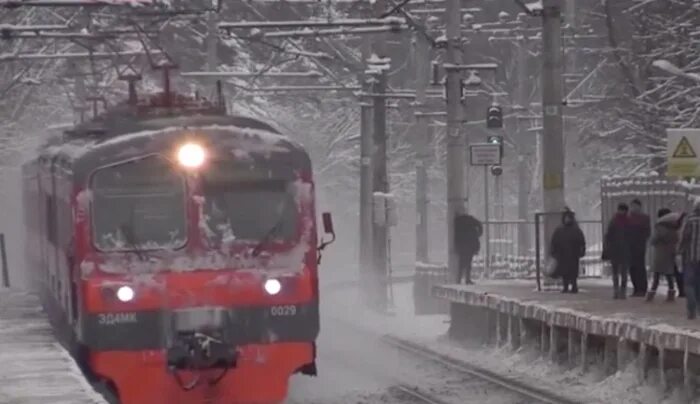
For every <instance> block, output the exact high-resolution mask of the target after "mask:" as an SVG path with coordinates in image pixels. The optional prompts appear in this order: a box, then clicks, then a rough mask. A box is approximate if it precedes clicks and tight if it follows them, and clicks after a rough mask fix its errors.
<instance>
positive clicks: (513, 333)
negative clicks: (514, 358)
mask: <svg viewBox="0 0 700 404" xmlns="http://www.w3.org/2000/svg"><path fill="white" fill-rule="evenodd" d="M519 325H520V322H518V319H517V318H516V317H515V316H513V315H511V314H509V315H508V345H509V346H510V349H512V350H517V349H518V348H520V329H519Z"/></svg>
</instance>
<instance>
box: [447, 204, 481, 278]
mask: <svg viewBox="0 0 700 404" xmlns="http://www.w3.org/2000/svg"><path fill="white" fill-rule="evenodd" d="M454 224H455V229H454V232H455V240H454V243H455V251H456V252H457V256H458V257H459V268H458V270H457V283H458V284H460V283H462V278H464V280H465V283H466V284H467V285H471V284H473V282H472V279H471V276H472V260H473V259H474V256H475V255H476V254H477V253H478V252H479V249H480V248H481V244H480V243H479V237H481V234H482V233H483V227H482V225H481V222H480V221H479V220H478V219H477V218H475V217H474V216H471V215H469V214H459V215H457V216H456V217H455V223H454Z"/></svg>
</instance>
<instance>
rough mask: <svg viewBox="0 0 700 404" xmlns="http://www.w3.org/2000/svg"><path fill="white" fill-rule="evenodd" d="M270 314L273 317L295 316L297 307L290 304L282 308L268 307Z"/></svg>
mask: <svg viewBox="0 0 700 404" xmlns="http://www.w3.org/2000/svg"><path fill="white" fill-rule="evenodd" d="M270 314H271V315H272V316H275V317H280V316H295V315H296V314H297V306H294V305H292V304H288V305H284V306H272V307H270Z"/></svg>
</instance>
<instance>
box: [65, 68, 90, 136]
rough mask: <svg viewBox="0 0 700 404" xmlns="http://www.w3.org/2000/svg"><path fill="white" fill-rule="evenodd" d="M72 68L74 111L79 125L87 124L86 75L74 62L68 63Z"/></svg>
mask: <svg viewBox="0 0 700 404" xmlns="http://www.w3.org/2000/svg"><path fill="white" fill-rule="evenodd" d="M68 66H70V71H71V72H72V74H73V77H75V83H74V91H75V101H74V102H73V104H74V110H75V114H76V120H77V122H78V123H83V122H85V111H86V110H87V103H86V102H85V99H86V94H85V73H83V71H82V70H81V69H80V68H78V66H77V64H76V63H75V62H73V61H70V62H68Z"/></svg>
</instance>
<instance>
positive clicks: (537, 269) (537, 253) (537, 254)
mask: <svg viewBox="0 0 700 404" xmlns="http://www.w3.org/2000/svg"><path fill="white" fill-rule="evenodd" d="M541 263H542V260H541V255H540V214H539V213H535V277H536V279H537V291H538V292H541V291H542V283H541V282H540V266H541Z"/></svg>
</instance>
